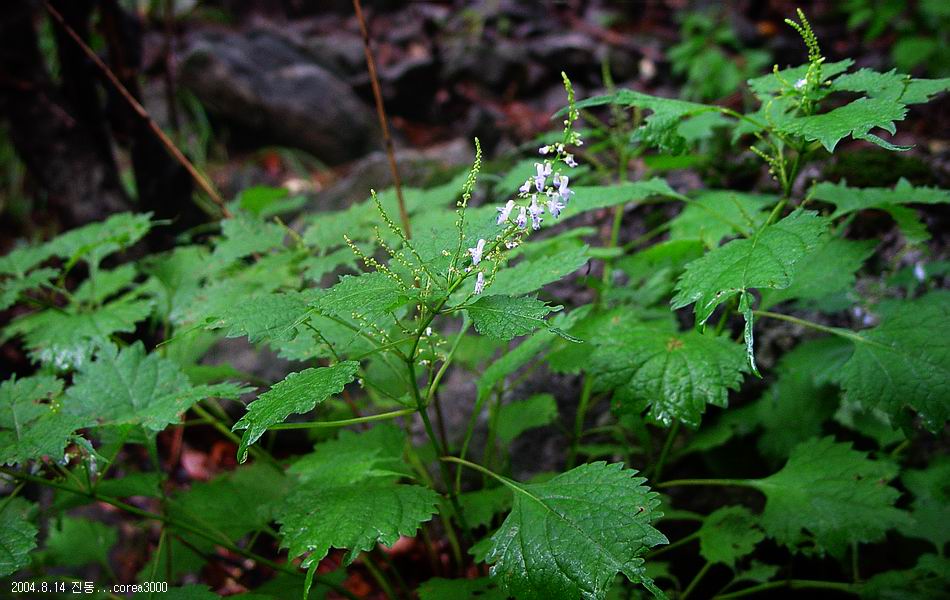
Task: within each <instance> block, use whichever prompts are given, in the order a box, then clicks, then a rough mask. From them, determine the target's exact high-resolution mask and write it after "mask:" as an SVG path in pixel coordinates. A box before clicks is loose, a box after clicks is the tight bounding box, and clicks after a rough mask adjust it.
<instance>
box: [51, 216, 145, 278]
mask: <svg viewBox="0 0 950 600" xmlns="http://www.w3.org/2000/svg"><path fill="white" fill-rule="evenodd" d="M151 227H152V220H151V213H141V214H133V213H119V214H116V215H112V216H110V217H109V218H108V219H106V220H105V221H99V222H97V223H90V224H88V225H84V226H83V227H80V228H78V229H73V230H72V231H67V232H66V233H64V234H62V235H60V236H59V237H56V238H54V239H52V240H50V241H49V242H47V244H46V245H47V248H48V250H49V251H50V253H51V254H53V255H55V256H59V257H61V258H64V259H67V260H68V261H69V262H74V261H76V260H79V259H82V260H85V261H86V262H87V263H89V264H90V265H94V266H96V265H98V264H99V263H100V262H102V259H103V258H105V257H106V256H108V255H110V254H112V253H113V252H118V251H119V250H122V249H125V248H129V247H131V246H133V245H134V244H135V243H136V242H138V241H139V240H140V239H142V237H144V236H145V234H146V233H148V232H149V229H151Z"/></svg>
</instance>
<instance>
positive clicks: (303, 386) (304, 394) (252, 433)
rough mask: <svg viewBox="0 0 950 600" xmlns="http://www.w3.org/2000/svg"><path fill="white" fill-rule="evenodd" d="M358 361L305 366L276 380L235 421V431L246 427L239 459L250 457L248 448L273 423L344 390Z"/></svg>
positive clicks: (239, 450) (354, 371)
mask: <svg viewBox="0 0 950 600" xmlns="http://www.w3.org/2000/svg"><path fill="white" fill-rule="evenodd" d="M357 369H359V363H358V362H355V361H345V362H341V363H338V364H336V365H333V366H332V367H320V368H311V369H305V370H303V371H300V372H298V373H291V374H290V375H288V376H287V377H285V378H284V380H283V381H280V382H278V383H275V384H274V385H273V387H271V389H269V390H268V391H266V392H264V393H263V394H261V395H260V396H258V397H257V399H256V400H254V401H252V402H251V403H250V404H248V406H247V413H246V414H245V415H244V416H243V417H241V420H239V421H238V422H237V423H235V424H234V427H233V429H234V430H235V431H238V430H241V429H243V430H244V434H243V435H242V436H241V446H240V447H239V448H238V460H240V461H241V462H244V461H245V460H247V449H248V447H249V446H250V445H251V444H253V443H254V442H256V441H257V440H258V439H260V437H261V436H262V435H264V432H265V431H267V428H268V427H270V426H271V425H276V424H278V423H282V422H283V421H284V419H286V418H287V417H289V416H290V415H292V414H295V413H296V414H301V413H305V412H307V411H310V410H313V407H315V406H316V405H317V404H319V403H322V402H325V401H326V399H327V398H329V397H330V396H332V395H334V394H339V393H340V392H342V391H343V388H344V387H345V386H346V384H348V383H350V382H351V381H353V379H354V378H355V377H356V371H357Z"/></svg>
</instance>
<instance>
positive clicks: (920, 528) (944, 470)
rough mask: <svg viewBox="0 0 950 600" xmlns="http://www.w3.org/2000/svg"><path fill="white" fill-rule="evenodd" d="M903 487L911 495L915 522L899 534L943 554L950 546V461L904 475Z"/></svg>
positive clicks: (941, 460) (902, 475) (902, 476)
mask: <svg viewBox="0 0 950 600" xmlns="http://www.w3.org/2000/svg"><path fill="white" fill-rule="evenodd" d="M901 481H902V482H903V483H904V486H905V487H906V488H907V489H908V490H909V491H910V493H911V494H913V495H914V500H913V502H911V505H910V512H911V515H912V516H913V518H914V520H913V522H912V523H908V524H905V525H904V526H903V527H901V530H900V531H901V533H903V534H904V535H906V536H908V537H912V538H920V539H924V540H928V541H930V542H931V543H933V545H934V547H935V548H936V549H937V552H943V549H944V548H946V547H947V542H950V529H948V528H947V523H950V458H947V457H946V456H943V457H940V458H938V459H936V460H934V461H933V463H932V464H931V465H930V466H928V467H927V468H926V469H919V470H910V471H904V472H903V473H902V474H901Z"/></svg>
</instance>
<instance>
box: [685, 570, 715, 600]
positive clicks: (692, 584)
mask: <svg viewBox="0 0 950 600" xmlns="http://www.w3.org/2000/svg"><path fill="white" fill-rule="evenodd" d="M712 565H713V564H712V563H711V562H708V561H707V562H706V564H704V565H703V568H702V569H700V570H699V572H698V573H696V576H695V577H693V580H692V581H690V582H689V585H687V586H686V589H685V590H683V595H682V596H680V600H686V599H687V598H689V595H690V594H692V593H693V590H695V589H696V586H697V585H699V582H700V580H702V578H703V577H705V576H706V573H708V572H709V569H710V568H712Z"/></svg>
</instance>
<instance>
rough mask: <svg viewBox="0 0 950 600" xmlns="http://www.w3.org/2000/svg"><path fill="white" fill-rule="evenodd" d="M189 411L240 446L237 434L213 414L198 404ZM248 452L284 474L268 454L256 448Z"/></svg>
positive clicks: (252, 447)
mask: <svg viewBox="0 0 950 600" xmlns="http://www.w3.org/2000/svg"><path fill="white" fill-rule="evenodd" d="M191 409H192V410H193V411H195V413H196V414H197V415H198V416H199V417H201V418H203V419H205V420H206V421H208V424H210V425H211V426H212V427H214V428H215V429H217V430H218V432H220V433H221V435H223V436H224V437H226V438H228V439H229V440H231V441H232V442H234V443H235V444H237V445H238V447H240V446H241V438H240V437H239V436H238V435H237V434H235V433H234V432H233V431H231V430H230V429H228V427H227V425H225V424H224V423H222V422H221V421H220V420H219V419H218V418H217V417H215V416H214V415H213V414H211V413H210V412H208V411H207V410H205V409H204V408H202V407H201V405H200V404H195V405H194V406H192V407H191ZM248 450H249V451H250V452H251V454H253V455H254V458H256V459H258V460H263V461H264V462H266V463H267V464H269V465H270V466H271V467H273V468H274V469H276V470H277V471H279V472H281V473H283V472H284V469H283V468H282V467H281V466H280V463H279V462H277V459H275V458H274V457H273V456H271V455H270V453H269V452H267V451H266V450H264V449H262V448H259V447H258V446H250V447H249V448H248Z"/></svg>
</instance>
